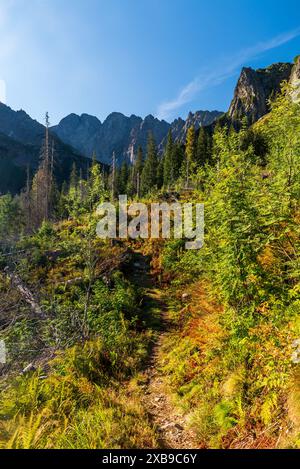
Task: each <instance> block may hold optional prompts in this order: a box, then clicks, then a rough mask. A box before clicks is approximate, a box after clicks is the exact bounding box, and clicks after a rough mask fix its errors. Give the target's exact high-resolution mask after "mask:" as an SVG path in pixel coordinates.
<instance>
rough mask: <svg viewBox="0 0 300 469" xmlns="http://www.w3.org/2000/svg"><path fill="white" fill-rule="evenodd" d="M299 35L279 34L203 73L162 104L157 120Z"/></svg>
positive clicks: (293, 32)
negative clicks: (253, 59)
mask: <svg viewBox="0 0 300 469" xmlns="http://www.w3.org/2000/svg"><path fill="white" fill-rule="evenodd" d="M299 35H300V28H298V29H295V30H293V31H289V32H287V33H284V34H280V35H278V36H276V37H274V38H272V39H270V40H268V41H265V42H259V43H258V44H256V45H254V46H252V47H248V48H246V49H243V50H242V51H240V52H239V53H238V54H237V55H236V56H233V57H231V58H230V59H227V60H226V63H225V66H223V67H222V68H220V67H214V68H213V71H206V72H205V71H203V72H202V73H201V74H200V75H198V76H197V77H195V78H194V79H193V80H191V81H190V82H189V83H188V84H187V85H185V86H184V87H183V88H182V89H181V90H180V91H179V93H178V94H177V96H175V98H173V99H171V100H168V101H164V102H162V103H161V104H160V105H159V106H158V109H157V113H156V115H157V117H158V118H159V119H168V118H170V117H172V116H173V114H174V112H175V111H176V110H177V109H180V108H181V107H182V106H183V105H184V104H187V103H189V102H191V101H192V100H193V98H194V97H195V96H196V94H197V93H199V92H200V91H202V90H204V89H207V88H211V87H212V86H215V85H218V84H220V83H223V82H224V81H225V80H226V79H227V78H229V77H230V76H232V75H233V74H235V73H236V72H237V70H238V69H239V68H240V67H241V66H242V65H243V64H244V63H245V62H247V61H248V60H250V59H252V58H254V57H256V56H258V55H260V54H262V53H263V52H266V51H268V50H271V49H275V48H276V47H279V46H281V45H283V44H285V43H287V42H289V41H291V40H292V39H294V38H296V37H297V36H299Z"/></svg>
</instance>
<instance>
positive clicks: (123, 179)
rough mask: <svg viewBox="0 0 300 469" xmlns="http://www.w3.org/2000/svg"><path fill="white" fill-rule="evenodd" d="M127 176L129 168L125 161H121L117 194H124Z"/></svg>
mask: <svg viewBox="0 0 300 469" xmlns="http://www.w3.org/2000/svg"><path fill="white" fill-rule="evenodd" d="M128 178H129V168H128V164H127V162H126V161H124V162H123V163H122V166H121V169H120V175H119V188H118V189H119V194H126V189H127V183H128Z"/></svg>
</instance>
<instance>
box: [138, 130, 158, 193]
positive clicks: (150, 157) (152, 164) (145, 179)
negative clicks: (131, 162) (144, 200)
mask: <svg viewBox="0 0 300 469" xmlns="http://www.w3.org/2000/svg"><path fill="white" fill-rule="evenodd" d="M157 168H158V158H157V149H156V144H155V140H154V137H153V135H152V133H151V132H149V136H148V144H147V155H146V160H145V164H144V167H143V171H142V177H141V193H142V194H147V193H148V192H151V191H152V190H153V189H154V188H155V187H156V186H157Z"/></svg>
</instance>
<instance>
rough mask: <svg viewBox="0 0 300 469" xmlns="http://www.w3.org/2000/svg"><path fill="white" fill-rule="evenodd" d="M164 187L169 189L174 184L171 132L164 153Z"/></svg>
mask: <svg viewBox="0 0 300 469" xmlns="http://www.w3.org/2000/svg"><path fill="white" fill-rule="evenodd" d="M163 169H164V173H163V182H164V186H165V187H167V188H169V187H170V186H171V185H172V184H173V183H174V179H175V177H174V144H173V138H172V132H171V130H169V133H168V138H167V144H166V148H165V152H164V168H163Z"/></svg>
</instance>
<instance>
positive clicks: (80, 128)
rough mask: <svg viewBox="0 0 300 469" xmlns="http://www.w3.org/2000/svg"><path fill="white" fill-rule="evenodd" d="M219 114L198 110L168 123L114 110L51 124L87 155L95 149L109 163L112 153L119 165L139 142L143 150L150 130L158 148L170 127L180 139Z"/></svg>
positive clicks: (59, 134) (130, 156)
mask: <svg viewBox="0 0 300 469" xmlns="http://www.w3.org/2000/svg"><path fill="white" fill-rule="evenodd" d="M220 115H222V113H221V112H218V111H212V112H210V111H198V112H195V113H194V114H193V113H190V114H189V116H188V118H187V120H186V121H185V120H183V119H176V120H175V121H174V122H173V123H172V124H169V123H168V122H166V121H164V120H159V119H157V118H155V117H153V116H152V115H151V114H150V115H148V116H147V117H145V119H142V118H141V117H138V116H135V115H131V116H130V117H127V116H124V115H123V114H121V113H119V112H113V113H112V114H110V115H109V116H108V117H107V118H106V119H105V121H104V122H103V123H101V122H100V121H99V120H98V119H97V118H96V117H93V116H89V115H87V114H83V115H82V116H77V115H75V114H70V115H69V116H67V117H65V118H64V119H62V120H61V121H60V123H59V124H58V125H57V126H54V127H52V131H53V132H55V133H56V135H57V136H58V137H59V138H60V139H61V140H63V141H65V142H66V143H68V144H70V145H72V146H73V147H74V148H76V149H77V150H78V151H80V152H81V153H82V154H84V155H85V156H87V157H91V156H92V154H93V152H96V156H97V159H98V160H99V161H102V162H104V163H108V164H110V163H111V158H112V154H113V152H115V154H116V158H117V162H118V163H119V164H120V163H121V162H122V161H124V160H127V161H132V160H133V157H134V154H135V153H136V151H137V148H138V146H139V145H140V146H141V147H142V148H143V149H144V150H145V149H146V145H147V138H148V134H149V132H150V131H151V132H152V133H153V136H154V138H155V141H156V143H157V145H158V147H159V149H162V148H163V145H164V142H165V139H166V136H167V134H168V131H169V129H171V131H172V134H173V137H174V139H175V140H177V141H180V142H183V141H184V140H185V136H186V133H187V129H188V127H190V126H191V125H195V127H196V128H199V127H200V126H201V125H209V124H211V123H212V122H213V121H214V120H215V119H217V118H218V117H219V116H220Z"/></svg>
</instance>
